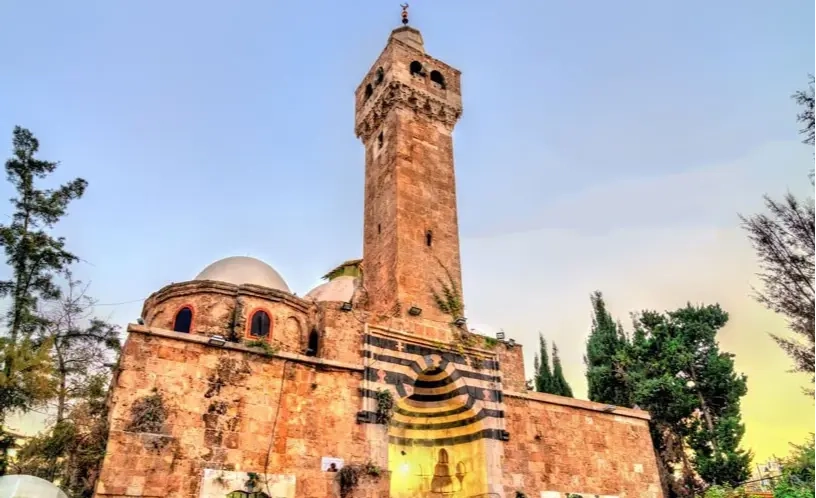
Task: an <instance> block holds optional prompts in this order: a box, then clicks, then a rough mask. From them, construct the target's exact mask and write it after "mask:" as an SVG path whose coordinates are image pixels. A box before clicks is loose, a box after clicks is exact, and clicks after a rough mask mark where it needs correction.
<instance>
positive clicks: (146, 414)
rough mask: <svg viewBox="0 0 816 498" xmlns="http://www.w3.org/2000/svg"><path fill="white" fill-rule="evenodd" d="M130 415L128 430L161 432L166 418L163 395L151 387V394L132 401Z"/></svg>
mask: <svg viewBox="0 0 816 498" xmlns="http://www.w3.org/2000/svg"><path fill="white" fill-rule="evenodd" d="M130 416H131V419H130V424H128V428H127V430H128V431H131V432H147V433H151V434H159V433H161V431H162V427H163V426H164V421H165V420H166V419H167V408H166V407H165V405H164V397H163V396H162V394H161V393H160V392H158V390H156V389H153V394H150V395H147V396H143V397H141V398H139V399H138V400H136V402H135V403H133V406H132V407H131V408H130Z"/></svg>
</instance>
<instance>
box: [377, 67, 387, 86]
mask: <svg viewBox="0 0 816 498" xmlns="http://www.w3.org/2000/svg"><path fill="white" fill-rule="evenodd" d="M384 77H385V73H384V72H383V68H381V67H378V68H377V75H376V76H375V77H374V84H375V85H379V84H380V83H382V82H383V78H384Z"/></svg>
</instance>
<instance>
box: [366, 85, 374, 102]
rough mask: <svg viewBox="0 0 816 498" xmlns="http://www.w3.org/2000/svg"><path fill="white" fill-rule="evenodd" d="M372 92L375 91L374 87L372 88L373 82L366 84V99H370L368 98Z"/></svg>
mask: <svg viewBox="0 0 816 498" xmlns="http://www.w3.org/2000/svg"><path fill="white" fill-rule="evenodd" d="M372 93H374V89H373V88H371V83H369V84H368V85H366V89H365V99H366V100H368V98H369V97H371V94H372Z"/></svg>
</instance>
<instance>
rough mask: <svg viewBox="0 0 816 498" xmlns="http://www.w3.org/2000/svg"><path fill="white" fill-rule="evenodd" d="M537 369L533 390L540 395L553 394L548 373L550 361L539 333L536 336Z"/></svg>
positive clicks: (550, 376)
mask: <svg viewBox="0 0 816 498" xmlns="http://www.w3.org/2000/svg"><path fill="white" fill-rule="evenodd" d="M536 358H537V368H536V374H535V388H536V391H538V392H540V393H552V392H553V376H552V373H551V372H550V359H549V354H547V341H546V340H544V336H543V335H542V334H541V333H540V332H539V334H538V355H537V356H536Z"/></svg>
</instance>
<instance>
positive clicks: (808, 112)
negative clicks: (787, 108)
mask: <svg viewBox="0 0 816 498" xmlns="http://www.w3.org/2000/svg"><path fill="white" fill-rule="evenodd" d="M813 83H814V80H813V75H812V74H811V75H810V82H809V83H808V88H807V90H799V91H798V92H796V93H794V94H793V100H795V101H796V103H797V104H799V105H800V106H802V108H803V109H802V110H801V111H800V112H799V114H797V115H796V120H797V121H799V122H800V123H802V125H803V128H802V129H801V130H799V133H800V134H802V135H804V136H805V139H804V140H802V142H803V143H805V144H807V145H813V144H814V135H813V134H814V115H813Z"/></svg>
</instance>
